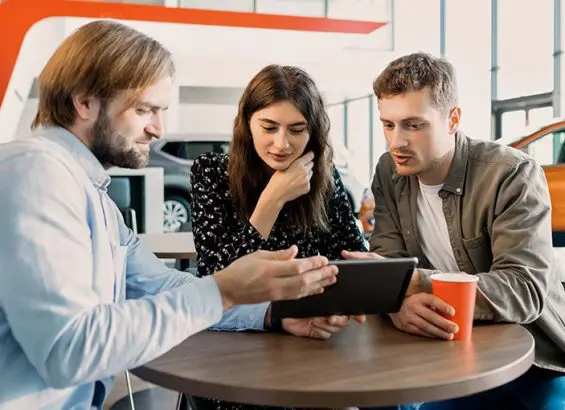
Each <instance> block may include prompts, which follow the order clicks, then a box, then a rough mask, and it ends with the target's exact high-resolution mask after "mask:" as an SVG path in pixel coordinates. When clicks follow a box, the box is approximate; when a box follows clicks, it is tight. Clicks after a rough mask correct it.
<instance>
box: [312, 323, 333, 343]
mask: <svg viewBox="0 0 565 410" xmlns="http://www.w3.org/2000/svg"><path fill="white" fill-rule="evenodd" d="M331 336H332V334H331V333H330V332H328V331H326V330H324V329H320V328H318V327H315V326H312V328H311V329H310V333H309V337H311V338H313V339H323V340H326V339H329V338H330V337H331Z"/></svg>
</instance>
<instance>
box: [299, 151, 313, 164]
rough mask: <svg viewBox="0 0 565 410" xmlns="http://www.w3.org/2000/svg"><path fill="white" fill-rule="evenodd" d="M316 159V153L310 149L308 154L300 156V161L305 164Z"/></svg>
mask: <svg viewBox="0 0 565 410" xmlns="http://www.w3.org/2000/svg"><path fill="white" fill-rule="evenodd" d="M313 160H314V153H313V152H312V151H308V152H307V153H306V154H304V155H302V156H301V157H300V158H298V161H299V162H300V163H301V164H302V165H305V164H307V163H309V162H310V161H313Z"/></svg>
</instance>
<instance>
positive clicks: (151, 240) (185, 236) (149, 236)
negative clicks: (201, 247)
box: [138, 232, 196, 260]
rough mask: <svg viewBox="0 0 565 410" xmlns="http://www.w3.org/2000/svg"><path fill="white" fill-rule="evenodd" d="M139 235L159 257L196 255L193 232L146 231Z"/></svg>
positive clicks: (190, 256)
mask: <svg viewBox="0 0 565 410" xmlns="http://www.w3.org/2000/svg"><path fill="white" fill-rule="evenodd" d="M138 236H139V239H141V240H142V241H143V242H144V243H145V244H147V246H148V247H149V249H151V251H152V252H153V253H154V254H155V256H157V257H158V258H163V259H180V260H186V259H193V258H195V257H196V248H195V246H194V236H193V235H192V232H170V233H146V234H139V235H138Z"/></svg>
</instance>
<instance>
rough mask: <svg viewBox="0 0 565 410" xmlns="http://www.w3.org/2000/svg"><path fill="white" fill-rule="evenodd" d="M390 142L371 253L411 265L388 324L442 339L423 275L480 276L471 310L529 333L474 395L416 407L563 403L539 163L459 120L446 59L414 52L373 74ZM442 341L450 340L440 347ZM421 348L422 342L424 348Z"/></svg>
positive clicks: (444, 327)
mask: <svg viewBox="0 0 565 410" xmlns="http://www.w3.org/2000/svg"><path fill="white" fill-rule="evenodd" d="M373 88H374V91H375V94H376V96H377V98H378V101H379V111H380V115H381V122H382V124H383V129H384V134H385V138H386V141H387V143H388V147H389V152H387V153H386V154H384V155H383V156H382V157H381V158H380V160H379V163H378V165H377V168H376V174H375V177H374V180H373V185H372V190H373V194H374V196H375V229H374V232H373V235H372V237H371V240H370V249H371V252H373V254H359V253H347V252H344V256H345V257H346V258H366V257H378V256H376V255H375V254H378V255H381V256H384V257H402V256H416V257H418V259H419V261H420V264H419V267H418V269H417V271H415V274H414V276H413V278H412V281H411V284H410V287H409V293H408V295H409V296H408V297H407V298H406V299H405V300H404V303H403V305H402V308H401V310H400V312H399V313H397V314H394V315H391V319H392V322H393V323H394V325H395V326H396V327H397V328H398V329H400V330H402V331H405V332H408V333H412V334H415V335H419V336H426V337H435V338H443V339H447V340H450V339H451V338H453V334H454V333H455V332H456V331H457V328H456V325H455V324H454V323H452V322H451V321H449V320H447V319H445V318H444V317H443V316H441V315H440V314H439V313H438V311H445V312H449V310H450V309H451V307H450V306H448V305H447V304H446V303H445V302H443V301H441V300H440V299H438V298H437V297H435V296H433V295H432V294H431V283H430V275H432V274H434V273H438V272H465V273H468V274H473V275H477V276H479V282H478V292H477V301H476V306H475V319H480V320H487V321H492V322H513V323H519V324H521V325H523V326H525V327H526V328H527V329H528V330H529V331H530V332H531V334H532V335H533V336H534V338H535V342H536V358H535V366H533V367H532V368H531V369H530V370H529V371H528V372H527V373H526V374H525V375H523V376H522V377H520V378H519V379H517V380H515V381H513V382H511V383H509V384H507V385H505V386H502V387H500V388H497V389H494V390H490V391H488V392H484V393H481V394H478V395H474V396H469V397H465V398H461V399H455V400H447V401H442V402H434V403H423V404H414V405H410V406H407V408H418V409H425V410H428V409H442V410H443V409H457V410H461V409H481V410H487V409H505V408H509V409H513V410H520V409H546V410H554V409H560V410H563V409H565V291H564V287H563V285H562V284H561V282H560V281H559V273H560V272H559V269H561V268H563V267H561V266H556V264H554V262H553V246H552V232H551V201H550V197H549V191H548V187H547V182H546V179H545V175H544V173H543V169H542V168H541V167H540V166H539V165H538V164H536V162H535V161H534V160H533V159H532V158H530V157H529V156H527V155H526V154H524V153H522V152H521V151H518V150H515V149H512V148H509V147H506V146H503V145H501V144H498V143H495V142H490V141H479V140H473V139H470V138H468V137H466V136H465V135H464V134H463V133H462V132H461V131H459V130H458V126H459V121H460V117H461V109H460V107H459V106H458V102H457V89H456V82H455V75H454V71H453V67H452V66H451V64H450V63H448V62H447V61H445V60H442V59H438V58H435V57H433V56H430V55H427V54H424V53H416V54H411V55H408V56H404V57H401V58H399V59H397V60H395V61H393V62H391V63H390V64H389V65H388V67H387V68H386V69H385V70H384V71H383V72H382V73H381V74H380V75H379V77H378V78H377V79H376V80H375V82H374V84H373ZM446 347H447V346H446ZM422 353H423V354H424V352H422Z"/></svg>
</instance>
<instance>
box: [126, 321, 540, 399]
mask: <svg viewBox="0 0 565 410" xmlns="http://www.w3.org/2000/svg"><path fill="white" fill-rule="evenodd" d="M524 330H525V331H526V333H527V334H528V336H529V337H530V340H531V345H530V348H529V349H528V351H527V352H526V353H525V354H523V355H522V357H520V358H519V359H517V360H515V361H514V362H513V363H510V364H508V365H506V366H504V367H501V368H498V369H494V370H491V371H489V372H487V373H485V374H483V375H481V376H477V377H474V378H472V379H470V380H469V379H460V380H456V381H454V382H452V383H449V384H443V385H441V386H437V385H433V386H432V385H422V386H417V387H413V388H408V389H402V390H399V389H387V390H382V391H379V392H375V391H366V390H357V391H348V392H327V391H323V392H320V391H305V392H296V391H289V390H284V389H283V390H273V389H269V390H265V389H256V388H251V387H231V386H226V385H222V384H217V383H210V382H201V381H197V380H186V379H182V378H180V377H178V376H174V375H170V374H166V373H163V372H161V371H157V370H153V369H151V370H149V369H147V368H146V367H144V366H140V367H138V368H135V369H132V370H131V372H132V373H133V374H135V375H136V376H137V377H139V378H141V379H143V380H146V381H148V382H150V383H153V384H156V385H159V386H162V387H164V388H167V389H171V390H175V391H178V392H182V393H186V394H188V395H191V396H200V397H213V398H216V399H221V400H226V401H234V402H240V403H241V402H245V403H248V404H253V405H265V406H291V407H348V406H357V407H371V406H391V405H395V404H407V403H415V402H426V401H436V400H446V399H453V398H457V397H463V396H467V395H471V394H475V393H479V392H482V391H485V390H489V389H492V388H496V387H499V386H502V385H504V384H506V383H509V382H511V381H512V380H515V379H517V378H518V377H520V376H522V375H523V374H524V373H526V372H527V371H528V369H529V368H530V367H531V366H532V364H533V362H534V357H535V342H534V339H533V337H532V335H531V334H530V333H529V332H528V331H527V330H526V329H524ZM163 378H166V379H167V383H166V384H167V385H166V386H165V385H164V384H162V379H163ZM169 381H170V383H169ZM218 391H220V392H221V393H222V394H220V395H218V394H217V392H218ZM375 396H378V401H377V400H375ZM289 397H291V398H292V402H285V399H288V398H289Z"/></svg>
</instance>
